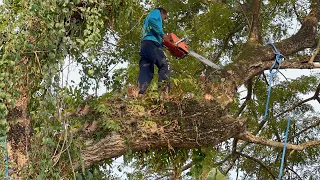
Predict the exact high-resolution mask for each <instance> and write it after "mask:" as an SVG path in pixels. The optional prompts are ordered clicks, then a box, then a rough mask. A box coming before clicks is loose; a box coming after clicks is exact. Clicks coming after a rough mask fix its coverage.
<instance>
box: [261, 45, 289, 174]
mask: <svg viewBox="0 0 320 180" xmlns="http://www.w3.org/2000/svg"><path fill="white" fill-rule="evenodd" d="M268 45H270V46H272V48H273V50H274V51H275V56H276V58H275V60H274V62H273V64H272V66H271V67H270V69H269V72H270V79H269V87H268V97H267V102H266V109H265V111H264V116H263V120H264V121H265V120H266V119H267V116H268V107H269V101H270V96H271V87H272V83H273V77H274V76H275V75H276V74H277V73H278V72H279V69H280V66H281V62H282V60H281V59H285V58H286V57H285V56H284V55H282V54H281V53H280V52H279V51H278V49H277V48H276V47H275V45H274V44H273V43H268ZM276 65H278V67H277V68H276V69H275V66H276ZM289 128H290V116H289V117H288V124H287V129H286V134H285V138H284V144H283V151H282V158H281V167H280V172H279V176H278V180H280V179H281V177H282V173H283V168H284V167H283V166H284V159H285V154H286V149H287V140H288V135H289Z"/></svg>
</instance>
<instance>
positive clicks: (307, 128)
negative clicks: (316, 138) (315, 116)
mask: <svg viewBox="0 0 320 180" xmlns="http://www.w3.org/2000/svg"><path fill="white" fill-rule="evenodd" d="M319 125H320V120H318V121H317V122H315V123H313V124H312V125H310V126H308V127H306V128H304V129H303V130H301V131H300V132H298V133H297V134H295V135H294V136H292V137H290V138H289V139H288V141H291V140H292V139H293V138H295V137H297V136H299V135H300V134H302V133H304V132H306V131H308V130H310V129H312V128H315V127H318V126H319Z"/></svg>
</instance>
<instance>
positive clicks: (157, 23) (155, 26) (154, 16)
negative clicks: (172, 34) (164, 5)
mask: <svg viewBox="0 0 320 180" xmlns="http://www.w3.org/2000/svg"><path fill="white" fill-rule="evenodd" d="M163 35H164V32H163V28H162V18H161V14H160V10H159V9H154V10H152V11H150V13H149V14H148V16H147V17H146V18H145V19H144V21H143V28H142V40H151V41H155V42H157V43H159V44H160V46H162V37H163Z"/></svg>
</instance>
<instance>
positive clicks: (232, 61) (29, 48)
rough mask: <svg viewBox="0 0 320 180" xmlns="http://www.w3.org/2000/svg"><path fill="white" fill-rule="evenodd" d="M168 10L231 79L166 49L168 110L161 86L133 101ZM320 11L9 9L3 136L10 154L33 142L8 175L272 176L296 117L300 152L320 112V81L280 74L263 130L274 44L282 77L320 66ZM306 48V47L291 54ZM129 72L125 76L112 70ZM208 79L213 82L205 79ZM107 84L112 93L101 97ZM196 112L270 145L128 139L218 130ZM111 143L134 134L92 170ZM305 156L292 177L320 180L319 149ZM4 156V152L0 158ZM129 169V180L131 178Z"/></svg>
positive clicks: (305, 6) (220, 0)
mask: <svg viewBox="0 0 320 180" xmlns="http://www.w3.org/2000/svg"><path fill="white" fill-rule="evenodd" d="M159 6H161V7H164V8H165V9H166V10H167V11H168V20H167V21H166V22H165V25H164V30H165V32H174V33H175V34H177V35H178V36H179V37H186V38H187V39H188V40H187V41H188V46H189V48H190V49H193V50H195V51H197V52H198V53H199V54H202V55H204V56H206V57H208V58H209V59H211V60H212V61H214V62H215V63H217V64H219V65H220V66H221V67H223V70H222V71H213V70H212V69H209V68H207V67H206V66H204V65H203V64H201V63H200V62H198V61H197V60H195V59H194V58H192V57H186V58H184V59H179V60H177V59H175V58H174V57H172V56H170V55H169V53H168V52H166V54H167V56H168V59H169V61H170V63H171V65H172V72H173V73H172V74H173V75H172V78H171V86H172V88H171V92H170V96H172V99H171V102H167V101H166V102H163V101H162V100H159V94H158V92H157V87H158V86H157V81H156V80H157V77H155V78H154V80H153V82H152V83H151V85H150V87H149V89H148V93H147V94H146V96H145V97H144V98H143V99H138V100H137V99H130V98H128V96H127V91H128V88H129V87H131V86H132V85H136V81H137V75H138V71H139V66H138V64H139V53H138V52H139V46H140V40H141V27H142V23H143V19H144V18H145V17H146V15H147V13H148V11H150V10H151V9H153V8H155V7H159ZM319 6H320V2H319V1H308V0H298V1H293V0H290V1H284V0H278V1H259V0H245V1H235V0H217V1H211V0H187V1H186V0H176V1H169V0H157V1H156V0H145V1H136V0H127V1H123V0H107V1H105V0H50V1H41V0H32V1H31V0H3V4H2V5H1V6H0V12H1V13H0V19H1V22H2V23H1V24H0V35H1V46H0V47H1V49H0V57H1V61H0V79H1V82H0V99H1V105H0V110H1V113H3V114H4V115H6V119H5V120H4V119H3V120H1V129H2V130H3V132H1V133H2V134H1V135H0V137H3V136H4V135H5V134H7V137H8V140H9V143H8V144H9V145H10V147H13V149H14V148H19V147H20V146H21V144H19V143H18V142H19V141H20V140H21V139H23V138H24V137H25V139H27V140H26V141H25V142H24V141H23V142H24V143H22V145H23V146H24V148H25V149H24V150H23V151H24V152H25V153H26V158H25V159H24V160H23V162H24V163H22V162H21V161H16V160H15V159H14V157H12V154H10V152H9V157H10V160H11V162H10V167H9V168H10V176H11V177H12V178H13V179H14V178H17V177H21V178H23V179H60V178H65V179H117V178H119V177H117V174H116V173H115V171H116V169H118V171H121V173H122V174H125V175H126V176H127V177H126V178H127V179H156V178H170V177H171V178H173V179H181V178H182V179H226V178H227V177H228V176H229V175H230V170H232V171H234V172H241V173H242V176H241V178H242V179H262V178H263V179H275V177H277V174H278V171H279V167H280V159H281V153H282V149H281V148H279V146H276V145H275V146H273V144H274V143H273V142H278V143H281V142H283V134H284V132H285V129H286V119H287V117H288V116H289V115H290V114H291V115H292V117H291V120H292V125H291V126H290V133H289V139H288V143H290V144H295V145H303V143H306V142H310V141H313V140H315V139H317V138H319V136H318V132H319V131H320V129H319V124H320V120H319V118H318V117H317V116H318V113H319V112H318V111H317V109H315V108H314V106H311V105H310V104H308V103H307V102H308V101H310V100H317V101H318V102H319V97H318V96H319V87H318V88H317V86H318V84H319V80H318V79H319V74H318V73H309V74H308V75H307V76H301V77H297V78H294V79H284V78H283V77H282V75H281V74H279V73H278V76H277V79H275V84H274V85H273V87H272V96H271V99H270V103H269V104H270V108H269V110H268V118H267V119H266V121H264V120H263V116H264V112H265V103H266V98H267V88H268V85H269V84H268V83H269V82H268V76H269V74H268V72H267V71H264V70H266V69H268V68H269V67H270V66H271V63H273V58H274V55H273V54H270V52H272V53H273V51H272V50H271V48H269V47H267V46H266V44H267V43H268V42H277V43H276V45H279V46H278V47H279V49H280V50H282V52H283V53H284V54H285V55H286V56H287V60H286V61H285V62H284V65H283V68H297V69H307V68H317V67H318V66H316V65H313V64H307V63H305V62H306V59H307V61H308V60H309V59H310V57H311V55H312V54H313V50H314V49H315V48H316V39H317V36H318V32H315V33H313V34H310V33H309V34H308V33H306V34H303V32H304V31H303V30H305V31H306V32H313V31H312V30H310V29H312V28H314V29H316V27H309V26H308V25H309V24H308V23H309V22H313V21H312V20H310V19H312V18H315V19H317V20H318V19H319V18H320V17H319V15H318V14H320V13H319V12H320V8H319ZM312 10H313V11H314V12H315V13H314V14H316V15H314V14H313V13H312ZM310 17H311V18H310ZM305 27H306V28H305ZM303 28H305V29H303ZM301 29H302V30H301ZM299 30H301V33H300V34H298V33H297V32H300V31H299ZM308 30H310V31H308ZM293 34H295V35H294V36H293V37H292V35H293ZM313 35H314V36H316V37H315V38H312V37H313ZM290 37H292V39H290ZM288 38H289V39H288ZM308 38H311V40H310V41H308ZM300 39H302V40H306V42H301V44H300V42H299V43H293V45H292V44H290V43H287V44H285V43H286V42H291V41H292V42H293V41H294V40H300ZM283 44H285V45H283ZM288 44H289V45H288ZM310 44H311V45H310ZM295 46H297V47H295ZM70 62H72V63H75V64H77V65H78V66H79V67H81V70H80V74H81V82H80V83H79V84H78V85H71V84H68V83H66V82H67V81H68V80H69V79H68V78H67V79H66V77H65V73H63V72H65V71H64V70H65V68H66V66H67V65H66V64H68V63H70ZM123 63H125V64H127V66H125V67H123V68H120V69H117V70H114V68H115V66H116V65H119V64H123ZM285 63H287V64H285ZM111 72H112V73H111ZM304 72H306V70H304ZM203 75H204V76H205V79H203V78H200V77H202V76H203ZM69 78H70V77H69ZM101 83H103V84H104V87H105V89H107V92H106V93H105V94H103V95H101V96H98V92H97V90H98V89H99V86H100V85H101ZM240 86H241V88H240ZM236 88H238V89H239V90H238V91H237V90H236ZM92 90H93V91H92ZM242 90H245V93H247V97H245V96H246V95H244V93H243V92H241V91H242ZM90 92H94V94H95V95H90ZM208 93H209V94H212V97H213V99H214V100H213V101H210V103H212V104H215V103H216V104H218V105H219V106H216V105H215V106H209V105H208V104H210V103H208V101H206V100H204V98H203V97H204V96H205V95H206V94H208ZM230 94H232V95H230ZM313 94H314V95H313ZM309 96H310V97H311V98H309V99H307V100H305V99H306V97H309ZM304 100H305V101H304ZM24 104H25V105H24ZM192 105H194V107H196V108H198V109H193V110H194V111H197V110H199V111H201V109H205V108H207V109H210V108H208V107H211V109H210V112H211V113H212V114H214V115H213V116H206V115H207V114H209V115H210V112H208V111H206V112H202V111H201V112H200V113H204V117H216V118H217V119H212V120H209V121H211V124H210V125H212V124H215V123H214V122H212V121H215V120H216V121H217V124H218V123H219V122H218V120H219V118H220V119H221V118H223V117H229V116H225V115H230V117H233V118H234V120H235V119H245V123H246V125H245V126H246V129H245V131H246V132H251V133H252V134H253V135H255V136H258V137H262V138H264V139H266V141H263V142H262V141H260V142H259V141H255V143H249V142H252V141H253V140H252V139H250V138H248V136H246V137H245V138H244V137H243V136H241V135H243V134H240V135H239V136H238V135H232V137H229V138H228V139H227V140H223V141H222V142H219V143H216V144H206V145H203V144H205V143H202V142H203V141H201V142H200V140H199V142H198V141H197V142H196V143H198V144H197V145H194V144H192V143H190V144H192V145H190V146H187V145H186V146H185V147H184V146H183V145H181V146H179V147H178V145H177V147H173V146H171V144H174V143H170V141H173V140H174V139H167V141H168V143H167V144H166V145H165V147H164V146H163V145H159V146H157V145H155V146H153V145H152V144H151V145H150V147H152V148H146V149H139V148H137V147H133V146H132V144H130V143H131V142H132V141H133V140H132V139H129V138H128V137H129V135H132V137H135V136H134V135H137V136H139V137H142V138H146V139H148V136H149V137H153V136H154V135H155V134H157V135H159V136H161V135H163V134H165V133H164V132H166V133H167V131H166V130H163V129H164V128H165V127H171V126H172V127H173V126H174V125H175V123H177V124H179V126H177V127H180V128H181V127H190V126H188V123H189V124H191V123H193V124H192V125H191V126H192V127H193V129H192V132H194V133H195V134H196V136H197V137H198V136H199V137H200V134H201V133H202V131H206V130H207V129H206V124H201V123H202V122H207V121H206V119H204V120H203V119H201V122H199V121H197V119H196V117H197V116H198V115H197V113H194V114H192V115H190V116H188V117H184V116H186V114H187V113H186V112H185V109H187V108H186V107H193V106H192ZM170 108H171V109H170ZM180 112H181V116H180V117H179V118H180V119H188V118H189V119H191V121H190V122H185V121H183V120H181V121H180V120H177V119H178V117H177V116H176V115H177V114H179V113H180ZM182 112H183V113H182ZM190 112H191V110H190ZM170 113H171V114H170ZM205 113H207V114H205ZM193 116H194V117H195V118H194V119H192V117H193ZM175 118H177V119H175ZM26 122H28V123H26ZM183 123H185V124H183ZM210 125H209V123H208V127H211V126H210ZM18 127H23V129H22V130H21V129H20V130H19V128H18ZM175 127H176V126H175ZM139 128H140V129H139ZM28 129H29V130H28ZM141 129H142V130H141ZM221 129H223V128H222V127H221ZM140 130H141V131H140ZM179 130H180V129H179V128H178V129H174V131H176V132H178V131H179ZM17 131H19V133H17ZM237 131H241V130H239V129H238V130H237ZM206 132H207V131H206ZM139 133H140V134H139ZM114 134H117V135H118V134H119V136H120V135H121V137H122V135H123V137H125V138H127V139H125V140H124V144H125V147H123V149H125V151H121V153H120V154H114V155H113V154H112V152H111V154H112V155H109V154H107V155H105V156H106V157H105V158H104V159H99V160H96V161H95V160H93V161H94V162H92V163H91V162H90V163H88V162H87V161H86V160H87V159H86V157H85V156H84V155H83V154H84V153H83V152H84V151H85V149H87V148H88V147H89V146H90V145H92V144H98V143H99V142H101V141H100V140H102V139H104V138H106V137H109V136H110V139H112V138H113V137H114V136H112V135H114ZM226 134H228V133H227V131H226ZM191 136H192V134H190V137H191ZM117 137H118V136H117ZM202 138H203V137H202ZM204 139H210V137H208V136H205V137H204ZM222 139H223V138H222ZM197 140H198V139H197ZM246 140H247V141H248V142H246ZM267 140H269V141H267ZM204 141H205V140H204ZM21 142H22V141H21ZM88 142H90V143H88ZM142 143H143V142H141V144H142ZM185 143H188V142H185ZM154 144H157V143H156V142H155V143H154ZM19 145H20V146H19ZM114 146H116V145H114ZM181 147H183V148H181ZM306 147H308V148H302V150H301V149H298V150H297V149H294V148H293V149H289V150H288V151H287V154H286V159H285V166H286V167H285V169H284V172H285V173H284V176H283V178H284V179H291V178H294V179H297V178H300V179H308V178H309V179H319V175H318V174H320V169H319V167H318V166H317V162H319V157H320V156H319V146H310V147H309V146H306ZM110 148H111V149H112V147H110ZM136 150H138V151H136ZM111 151H112V150H111ZM103 152H104V151H103ZM0 155H3V156H4V155H5V151H3V149H1V151H0ZM120 155H123V157H122V158H123V161H124V163H123V164H121V165H119V166H118V165H117V164H116V163H115V160H116V157H118V156H120ZM93 156H94V155H93ZM97 156H98V155H97ZM1 157H2V156H1ZM19 163H21V164H23V166H19ZM88 164H90V165H88ZM3 167H5V164H3V162H2V161H0V177H4V176H5V173H4V172H5V169H4V168H3ZM127 168H130V169H131V170H132V171H125V170H126V169H127ZM317 172H318V173H317ZM118 176H121V175H119V174H118ZM239 178H240V176H239Z"/></svg>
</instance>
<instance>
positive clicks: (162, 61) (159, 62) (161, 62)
mask: <svg viewBox="0 0 320 180" xmlns="http://www.w3.org/2000/svg"><path fill="white" fill-rule="evenodd" d="M155 55H156V56H155V59H156V61H155V64H156V66H157V67H158V69H159V70H158V74H159V79H158V83H159V90H160V91H162V92H167V93H168V92H169V90H170V83H169V79H170V76H171V69H170V64H169V62H168V60H167V57H166V56H165V54H164V52H163V51H162V49H161V48H158V50H157V53H155Z"/></svg>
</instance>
